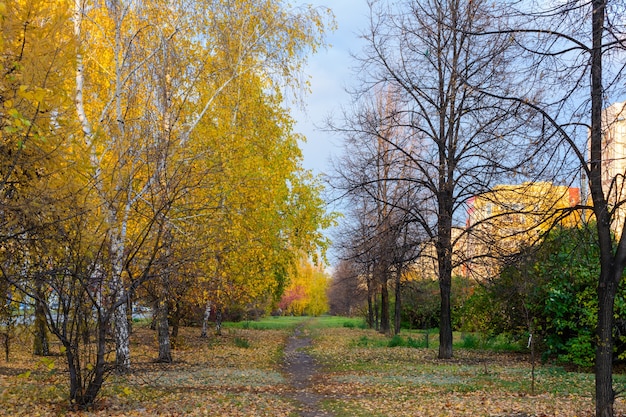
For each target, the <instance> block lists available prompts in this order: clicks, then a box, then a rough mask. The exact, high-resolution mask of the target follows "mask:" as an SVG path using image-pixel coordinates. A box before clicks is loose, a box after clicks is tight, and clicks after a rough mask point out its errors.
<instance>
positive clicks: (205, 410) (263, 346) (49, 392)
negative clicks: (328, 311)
mask: <svg viewBox="0 0 626 417" xmlns="http://www.w3.org/2000/svg"><path fill="white" fill-rule="evenodd" d="M296 326H302V331H303V332H304V333H305V334H306V335H309V336H311V337H312V339H313V344H312V346H311V348H310V349H309V352H310V354H311V355H312V356H313V357H315V358H316V360H317V361H318V363H319V367H318V373H317V374H316V375H315V377H314V380H313V384H312V386H311V387H310V390H311V392H312V393H314V394H315V395H317V396H318V397H319V398H320V401H319V408H321V409H323V410H324V411H326V412H327V413H330V414H332V415H334V416H335V417H349V416H350V417H351V416H368V417H369V416H493V417H495V416H499V417H505V416H506V417H508V416H515V417H528V416H572V417H573V416H579V417H580V416H590V415H592V414H593V403H592V395H591V394H592V392H593V375H591V374H586V373H573V372H566V371H565V370H564V369H563V368H561V367H558V366H553V365H542V366H539V367H538V368H537V371H536V381H535V386H534V390H533V387H532V384H531V383H532V379H531V367H530V364H529V361H528V357H527V356H525V355H522V354H517V353H506V352H493V351H485V350H477V349H463V348H457V349H456V350H455V358H454V359H452V360H446V361H442V360H437V359H436V356H437V350H436V339H437V335H436V334H430V336H429V339H430V342H429V347H428V348H423V347H419V346H421V345H420V340H421V341H422V342H423V340H424V337H425V335H424V334H422V333H416V332H406V333H404V334H403V335H402V341H403V342H402V343H393V342H392V340H393V339H390V338H386V337H384V336H382V335H379V334H378V333H376V332H375V331H371V330H367V329H363V328H361V327H364V326H363V321H362V320H359V319H347V318H342V317H322V318H315V319H309V318H302V317H280V318H275V317H269V318H265V319H263V320H260V321H254V322H242V323H236V324H235V323H227V324H226V325H225V326H224V329H223V335H222V336H220V337H217V336H212V337H210V338H209V339H202V338H200V337H199V334H200V330H199V329H197V328H185V329H182V335H181V339H180V343H179V347H178V349H177V350H175V351H174V360H175V363H173V364H170V365H163V364H156V363H154V362H153V360H154V358H156V347H157V344H156V335H155V333H154V332H152V331H150V330H149V329H148V328H146V327H144V326H135V330H134V333H133V343H132V349H133V350H132V352H133V358H134V360H133V373H132V374H131V375H128V376H124V377H120V376H111V377H110V378H109V379H108V380H107V382H106V385H105V388H104V389H103V392H102V396H101V398H100V401H99V403H98V404H97V405H96V407H95V409H94V410H91V411H89V412H79V411H68V404H67V399H66V398H67V397H66V396H67V386H66V379H67V378H66V377H67V375H66V374H65V368H64V364H63V358H62V357H61V356H54V357H51V358H38V357H34V356H32V355H31V354H30V353H29V351H30V341H28V340H27V337H26V336H27V335H26V334H24V335H23V337H24V339H23V340H22V341H21V343H17V342H16V343H15V344H14V352H13V353H12V354H11V358H10V359H11V360H10V361H9V362H5V361H2V362H0V415H1V416H14V415H22V416H38V415H39V416H60V415H71V416H78V415H81V416H87V415H93V416H151V415H163V416H187V415H193V416H286V417H290V416H293V417H295V416H299V415H300V412H299V411H298V410H299V405H298V404H297V403H296V402H295V401H294V399H293V398H294V397H293V395H291V394H290V392H292V391H293V387H291V386H290V385H289V382H288V380H287V378H286V376H285V375H284V373H283V372H282V357H283V349H284V347H285V343H286V341H287V338H288V337H289V335H290V334H292V332H293V329H294V328H295V327H296ZM459 337H460V336H459ZM409 340H413V341H415V342H414V346H417V347H412V345H410V344H409V343H408V341H409ZM396 342H398V339H397V338H396ZM461 344H462V340H461V339H459V342H458V346H461ZM390 346H393V347H390ZM20 347H27V348H28V349H26V348H25V349H24V350H22V351H18V350H17V349H19V348H20ZM57 349H58V348H57ZM616 381H617V383H618V385H619V386H621V387H626V379H625V378H624V377H623V376H620V375H617V376H616ZM616 406H617V411H618V415H626V405H625V403H624V401H623V400H622V399H618V401H617V403H616Z"/></svg>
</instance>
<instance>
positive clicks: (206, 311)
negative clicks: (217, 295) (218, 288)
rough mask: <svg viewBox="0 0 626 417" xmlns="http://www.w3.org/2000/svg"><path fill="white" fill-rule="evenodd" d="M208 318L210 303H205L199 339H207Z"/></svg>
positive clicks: (209, 315)
mask: <svg viewBox="0 0 626 417" xmlns="http://www.w3.org/2000/svg"><path fill="white" fill-rule="evenodd" d="M209 317H211V301H207V303H206V307H205V308H204V317H203V318H202V334H201V335H200V337H208V330H209Z"/></svg>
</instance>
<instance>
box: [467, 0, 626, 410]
mask: <svg viewBox="0 0 626 417" xmlns="http://www.w3.org/2000/svg"><path fill="white" fill-rule="evenodd" d="M513 7H514V8H507V9H506V10H504V11H503V13H502V18H501V19H500V22H501V27H500V28H499V30H497V31H493V32H492V31H484V32H478V31H473V32H474V33H473V35H475V36H474V37H478V38H484V37H491V36H496V37H500V36H502V34H505V35H507V36H508V37H509V38H510V39H513V40H515V42H516V44H517V45H518V46H519V48H518V49H517V51H518V52H517V55H516V56H517V59H516V65H517V67H518V71H517V72H516V73H512V74H511V77H513V78H517V79H520V80H522V79H523V80H524V82H523V83H522V84H520V85H519V86H518V87H517V88H514V89H503V88H497V86H492V87H491V88H485V89H484V91H485V92H489V93H490V94H491V95H492V97H497V98H498V99H501V100H502V101H503V102H505V101H506V102H514V103H522V104H524V105H525V106H527V107H528V108H529V109H531V110H532V111H533V112H536V114H537V115H538V117H537V118H538V119H539V121H540V123H541V126H542V127H543V128H542V131H541V132H537V134H536V137H537V138H540V139H539V140H536V139H535V140H536V143H537V144H538V146H544V147H545V146H546V144H549V146H550V147H552V148H557V147H561V149H562V154H563V155H567V156H569V161H570V166H572V167H573V169H575V170H581V171H582V172H583V173H584V177H583V180H584V181H583V185H587V184H586V183H585V181H586V180H585V177H586V178H588V186H589V191H590V194H591V202H592V205H588V206H585V204H586V203H588V202H587V201H583V202H582V203H583V205H582V206H581V207H580V208H582V209H583V210H586V211H587V212H592V213H593V214H594V216H595V219H596V227H597V230H598V244H599V247H600V264H601V272H600V276H599V277H598V304H599V312H598V328H597V340H596V342H597V351H596V364H595V370H596V393H595V399H596V415H597V416H601V417H609V416H613V415H614V411H613V403H614V399H615V391H614V389H613V381H612V369H613V368H612V366H613V335H612V332H613V325H614V313H613V310H614V301H615V295H616V291H617V288H618V286H619V284H620V282H621V280H622V275H623V272H624V267H625V266H626V237H625V234H624V223H623V221H621V220H620V217H621V218H623V214H621V210H622V207H623V205H624V203H625V202H626V200H625V199H624V198H623V195H624V194H623V184H624V182H623V180H622V178H623V177H624V174H625V173H624V172H612V170H611V169H610V166H611V163H612V161H611V160H610V159H609V158H607V155H605V154H604V150H605V148H606V147H607V146H608V145H609V143H608V142H609V141H610V140H612V138H611V135H609V132H610V130H611V128H612V126H611V125H612V124H613V123H615V122H617V121H618V120H619V117H620V113H621V112H623V110H619V111H617V112H614V111H613V112H607V111H606V110H605V107H607V104H610V103H613V102H615V101H618V99H619V98H620V97H622V98H623V94H624V87H623V86H624V82H623V81H624V64H623V62H624V52H625V51H624V49H625V46H626V33H625V30H624V25H623V21H624V17H625V16H624V3H623V2H621V1H608V0H592V1H588V2H579V1H573V0H572V1H565V2H556V1H555V2H545V3H536V2H530V3H522V2H520V3H519V4H518V3H514V4H513ZM509 58H510V59H514V58H513V57H512V56H509ZM466 85H467V87H468V88H475V87H477V86H476V85H475V84H474V83H472V82H471V81H469V80H468V81H467V82H466ZM479 88H480V87H479ZM609 113H611V114H610V117H606V116H609ZM588 157H590V159H589V160H587V158H588ZM565 160H567V159H565ZM565 171H566V172H565V175H564V176H567V173H568V170H565ZM569 173H571V171H569ZM612 228H615V229H616V230H612ZM613 232H614V233H615V234H616V236H617V237H618V240H617V242H615V241H614V240H613V238H612V233H613Z"/></svg>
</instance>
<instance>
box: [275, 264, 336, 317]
mask: <svg viewBox="0 0 626 417" xmlns="http://www.w3.org/2000/svg"><path fill="white" fill-rule="evenodd" d="M329 284H330V278H329V276H328V275H327V274H326V273H325V272H324V270H323V269H322V267H321V266H319V265H314V264H312V263H311V262H310V261H309V260H308V259H306V258H305V257H302V258H301V259H300V261H299V262H298V266H297V269H296V272H295V275H294V276H293V277H292V278H291V279H290V281H289V285H288V286H287V288H286V290H285V293H284V294H283V298H282V299H281V302H280V303H279V306H280V308H281V309H282V310H283V312H284V313H285V314H293V315H296V316H299V315H303V314H307V315H311V316H319V315H321V314H324V313H326V312H328V296H327V291H328V287H329Z"/></svg>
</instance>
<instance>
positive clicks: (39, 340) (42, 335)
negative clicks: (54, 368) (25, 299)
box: [33, 299, 50, 356]
mask: <svg viewBox="0 0 626 417" xmlns="http://www.w3.org/2000/svg"><path fill="white" fill-rule="evenodd" d="M33 353H34V354H35V355H38V356H48V355H50V345H49V343H48V325H47V324H46V313H45V310H44V306H43V304H42V302H41V301H40V300H39V299H36V300H35V338H34V341H33Z"/></svg>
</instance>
